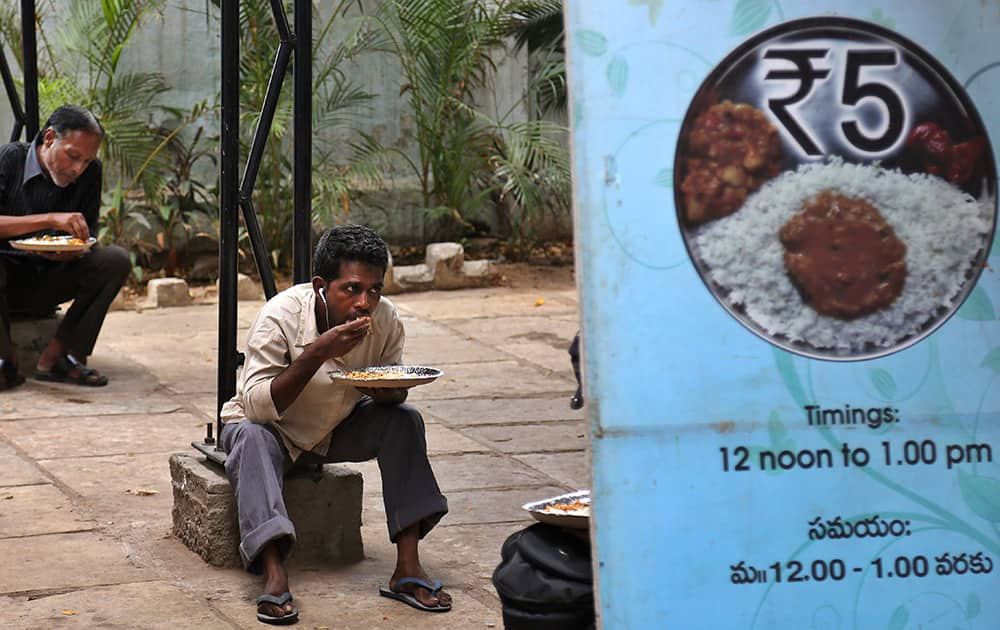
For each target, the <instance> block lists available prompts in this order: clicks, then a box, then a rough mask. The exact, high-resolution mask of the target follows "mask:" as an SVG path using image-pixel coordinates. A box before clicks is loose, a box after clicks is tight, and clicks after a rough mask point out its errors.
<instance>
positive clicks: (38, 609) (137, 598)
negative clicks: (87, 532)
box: [0, 582, 233, 630]
mask: <svg viewBox="0 0 1000 630" xmlns="http://www.w3.org/2000/svg"><path fill="white" fill-rule="evenodd" d="M0 606H2V607H3V610H4V618H5V619H7V620H9V621H8V623H10V624H12V625H6V626H5V627H8V628H11V627H13V628H25V629H27V628H33V629H34V628H38V629H41V628H101V629H102V630H134V629H136V628H142V629H143V630H178V629H181V628H191V629H194V628H198V629H199V630H201V629H204V630H216V629H218V630H223V629H227V630H232V627H233V626H232V625H231V624H230V623H228V622H227V621H226V620H224V619H223V618H221V617H220V616H218V615H216V614H215V613H213V612H212V611H211V609H210V608H209V607H208V605H207V604H206V602H205V600H204V598H202V599H201V601H199V600H198V598H196V597H193V596H191V595H188V594H186V593H184V592H183V591H181V590H180V589H179V588H177V587H174V586H171V585H170V584H167V583H165V582H139V583H135V584H120V585H115V586H99V587H94V588H86V589H81V590H78V591H73V592H71V593H64V594H62V595H52V596H49V597H42V598H39V599H33V600H28V599H27V598H24V597H20V598H2V599H0Z"/></svg>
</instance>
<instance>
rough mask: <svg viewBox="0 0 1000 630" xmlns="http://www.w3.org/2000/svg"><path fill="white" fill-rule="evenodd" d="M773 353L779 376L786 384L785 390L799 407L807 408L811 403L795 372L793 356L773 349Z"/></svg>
mask: <svg viewBox="0 0 1000 630" xmlns="http://www.w3.org/2000/svg"><path fill="white" fill-rule="evenodd" d="M773 353H774V363H775V364H776V365H777V366H778V374H780V375H781V380H782V381H784V383H785V389H787V390H788V393H789V394H791V395H792V399H793V400H794V401H795V403H796V404H797V405H799V406H800V407H805V406H806V405H807V404H809V401H808V400H807V399H806V392H805V389H804V388H803V387H802V381H801V380H800V379H799V375H798V373H797V372H796V371H795V363H794V362H793V360H792V355H791V354H789V353H788V352H785V351H784V350H779V349H777V348H774V349H773Z"/></svg>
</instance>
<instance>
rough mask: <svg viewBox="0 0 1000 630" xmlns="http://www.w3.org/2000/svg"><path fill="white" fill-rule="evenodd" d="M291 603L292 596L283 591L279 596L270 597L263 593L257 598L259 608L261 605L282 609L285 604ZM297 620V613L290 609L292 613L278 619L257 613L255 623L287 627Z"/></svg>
mask: <svg viewBox="0 0 1000 630" xmlns="http://www.w3.org/2000/svg"><path fill="white" fill-rule="evenodd" d="M290 601H292V594H291V593H289V592H288V591H285V592H284V593H282V594H281V595H270V594H268V593H264V594H263V595H259V596H258V597H257V607H258V608H260V605H261V604H274V605H275V606H277V607H279V608H282V607H284V605H285V604H287V603H288V602H290ZM298 620H299V611H298V610H295V609H292V612H290V613H288V614H287V615H282V616H280V617H272V616H271V615H265V614H264V613H262V612H260V610H258V611H257V621H259V622H261V623H269V624H271V625H272V626H287V625H290V624H293V623H295V622H296V621H298Z"/></svg>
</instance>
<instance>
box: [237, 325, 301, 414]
mask: <svg viewBox="0 0 1000 630" xmlns="http://www.w3.org/2000/svg"><path fill="white" fill-rule="evenodd" d="M289 362H290V361H289V353H288V344H287V341H286V340H285V335H284V334H283V332H282V330H281V329H280V327H278V325H277V323H276V322H275V321H273V320H264V321H259V322H257V324H256V325H255V326H254V329H253V330H251V332H250V336H249V339H248V340H247V349H246V361H244V363H243V411H244V413H245V414H246V417H247V420H250V421H251V422H258V423H267V422H277V421H279V420H281V415H280V414H279V413H278V409H277V407H275V406H274V399H273V398H271V381H273V380H274V379H275V377H277V376H278V375H279V374H281V372H282V371H284V369H285V368H286V367H288V364H289Z"/></svg>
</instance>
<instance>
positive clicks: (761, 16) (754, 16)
mask: <svg viewBox="0 0 1000 630" xmlns="http://www.w3.org/2000/svg"><path fill="white" fill-rule="evenodd" d="M770 16H771V0H736V6H734V7H733V15H732V17H731V18H730V20H729V34H730V35H735V36H737V37H742V36H744V35H749V34H750V33H753V32H754V31H757V30H758V29H760V27H762V26H764V24H765V23H766V22H767V18H769V17H770Z"/></svg>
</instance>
